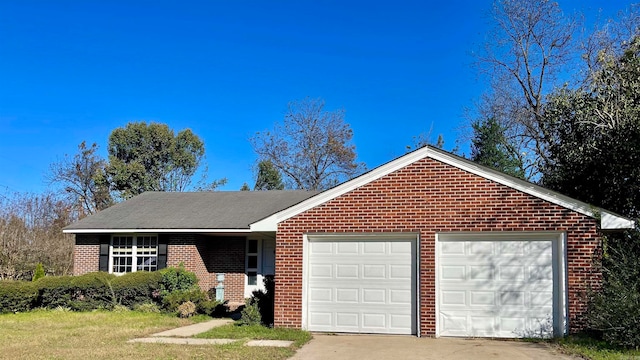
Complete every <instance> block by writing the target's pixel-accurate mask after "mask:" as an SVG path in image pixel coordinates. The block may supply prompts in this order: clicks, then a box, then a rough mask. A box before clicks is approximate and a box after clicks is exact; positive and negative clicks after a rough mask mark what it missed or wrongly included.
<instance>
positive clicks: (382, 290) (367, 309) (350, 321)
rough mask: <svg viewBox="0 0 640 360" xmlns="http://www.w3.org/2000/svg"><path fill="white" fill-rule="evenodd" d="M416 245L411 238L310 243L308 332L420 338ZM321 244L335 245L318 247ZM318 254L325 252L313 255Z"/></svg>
mask: <svg viewBox="0 0 640 360" xmlns="http://www.w3.org/2000/svg"><path fill="white" fill-rule="evenodd" d="M413 242H414V241H413V240H408V239H407V240H392V241H381V240H371V241H369V240H364V239H359V240H348V239H346V240H336V241H328V240H318V241H313V240H312V241H310V246H309V247H308V248H309V249H311V250H310V253H309V260H308V261H309V269H310V271H309V272H308V284H307V289H308V295H307V313H308V317H307V319H308V320H307V327H308V329H309V330H311V331H331V332H360V333H387V334H412V333H415V323H416V321H415V310H414V309H415V301H416V300H415V299H416V295H415V285H414V283H415V276H416V272H415V253H414V251H415V250H414V249H415V245H414V244H413ZM317 243H324V244H326V243H330V244H332V245H330V246H314V244H317ZM314 249H316V250H317V249H319V250H320V251H318V252H315V253H314V251H313V250H314ZM328 268H330V269H331V270H328ZM314 269H315V271H314Z"/></svg>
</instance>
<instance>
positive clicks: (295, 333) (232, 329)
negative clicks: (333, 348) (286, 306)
mask: <svg viewBox="0 0 640 360" xmlns="http://www.w3.org/2000/svg"><path fill="white" fill-rule="evenodd" d="M196 337H198V338H204V339H255V340H289V341H293V346H294V347H300V346H302V345H304V344H305V343H307V342H308V341H309V340H311V334H310V333H309V332H307V331H302V330H296V329H285V328H273V329H271V328H267V327H264V326H260V325H252V326H238V325H236V324H228V325H224V326H220V327H216V328H213V329H211V330H209V331H207V332H204V333H202V334H198V335H196Z"/></svg>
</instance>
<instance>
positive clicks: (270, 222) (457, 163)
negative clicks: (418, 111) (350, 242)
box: [250, 146, 634, 231]
mask: <svg viewBox="0 0 640 360" xmlns="http://www.w3.org/2000/svg"><path fill="white" fill-rule="evenodd" d="M424 158H431V159H433V160H437V161H440V162H442V163H445V164H448V165H451V166H454V167H456V168H458V169H461V170H463V171H467V172H469V173H472V174H475V175H478V176H480V177H482V178H485V179H487V180H491V181H494V182H496V183H499V184H502V185H505V186H508V187H510V188H512V189H515V190H518V191H521V192H523V193H526V194H529V195H532V196H534V197H537V198H539V199H542V200H545V201H548V202H550V203H553V204H556V205H559V206H562V207H565V208H568V209H570V210H573V211H576V212H578V213H581V214H584V215H587V216H590V217H596V216H597V215H599V216H600V222H601V224H600V226H601V228H602V229H603V230H613V229H627V228H632V227H633V226H634V222H633V221H632V220H630V219H627V218H625V217H622V216H619V215H617V214H614V213H612V212H610V211H607V210H604V209H599V208H596V207H593V206H591V205H589V204H587V203H584V202H581V201H578V200H576V199H573V198H570V197H568V196H565V195H562V194H560V193H557V192H555V191H551V190H548V189H545V188H543V187H541V186H538V185H535V184H533V183H530V182H528V181H524V180H521V179H518V178H515V177H512V176H509V175H506V174H504V173H501V172H499V171H496V170H493V169H490V168H488V167H485V166H482V165H478V164H476V163H474V162H472V161H470V160H467V159H464V158H462V157H460V156H456V155H453V154H451V153H449V152H446V151H443V150H440V149H437V148H435V147H432V146H425V147H422V148H420V149H417V150H415V151H412V152H410V153H408V154H406V155H403V156H401V157H399V158H397V159H395V160H392V161H390V162H388V163H386V164H383V165H381V166H379V167H377V168H375V169H373V170H371V171H369V172H367V173H365V174H363V175H361V176H359V177H356V178H354V179H351V180H349V181H347V182H344V183H342V184H340V185H338V186H336V187H334V188H331V189H329V190H326V191H324V192H322V193H320V194H318V195H316V196H314V197H311V198H309V199H307V200H305V201H302V202H300V203H299V204H296V205H294V206H292V207H290V208H287V209H284V210H282V211H279V212H276V213H274V214H273V215H271V216H268V217H266V218H264V219H262V220H260V221H256V222H255V223H253V224H251V226H250V227H251V230H252V231H276V229H277V225H278V223H280V222H282V221H285V220H287V219H289V218H292V217H294V216H296V215H298V214H300V213H302V212H305V211H307V210H309V209H312V208H314V207H316V206H319V205H321V204H324V203H326V202H328V201H330V200H332V199H335V198H337V197H339V196H341V195H343V194H346V193H348V192H350V191H352V190H354V189H356V188H359V187H361V186H363V185H366V184H368V183H370V182H372V181H375V180H377V179H379V178H381V177H383V176H386V175H388V174H390V173H393V172H395V171H397V170H399V169H402V168H404V167H406V166H408V165H410V164H413V163H414V162H416V161H419V160H421V159H424Z"/></svg>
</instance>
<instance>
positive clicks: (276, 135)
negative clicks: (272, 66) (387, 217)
mask: <svg viewBox="0 0 640 360" xmlns="http://www.w3.org/2000/svg"><path fill="white" fill-rule="evenodd" d="M324 105H325V103H324V100H322V99H310V98H306V99H304V100H301V101H296V102H291V103H289V107H288V111H287V113H286V115H285V117H284V121H283V122H282V123H276V124H275V125H274V128H273V130H272V131H265V132H258V133H257V134H256V135H255V136H254V137H252V138H251V139H250V141H251V144H252V145H253V148H254V150H255V152H256V153H257V154H258V156H259V158H260V160H269V161H271V163H272V164H273V166H274V167H275V168H277V169H278V170H279V171H280V172H282V174H283V175H284V176H285V181H286V183H287V185H288V187H291V188H295V189H306V190H320V189H327V188H329V187H332V186H334V185H336V184H337V183H339V182H341V181H344V180H347V179H350V178H352V177H354V176H356V175H358V174H360V173H361V172H362V171H363V170H364V168H365V166H364V164H362V163H358V162H356V152H355V146H354V145H352V144H351V139H352V138H353V131H352V130H351V127H350V126H349V125H348V124H346V123H345V122H344V110H337V111H325V110H324Z"/></svg>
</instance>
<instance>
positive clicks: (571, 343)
mask: <svg viewBox="0 0 640 360" xmlns="http://www.w3.org/2000/svg"><path fill="white" fill-rule="evenodd" d="M557 344H558V346H560V348H561V350H562V352H564V353H567V354H570V355H577V356H580V357H582V358H585V359H590V360H631V359H640V350H624V349H618V348H616V347H613V346H611V345H608V344H607V343H606V342H604V341H599V340H594V339H592V338H589V337H586V336H581V335H571V336H568V337H566V338H562V339H559V340H557Z"/></svg>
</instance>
